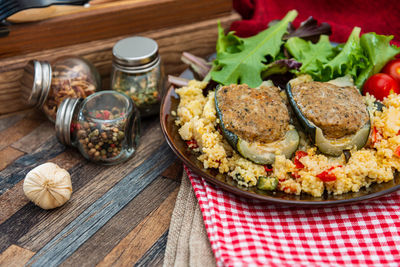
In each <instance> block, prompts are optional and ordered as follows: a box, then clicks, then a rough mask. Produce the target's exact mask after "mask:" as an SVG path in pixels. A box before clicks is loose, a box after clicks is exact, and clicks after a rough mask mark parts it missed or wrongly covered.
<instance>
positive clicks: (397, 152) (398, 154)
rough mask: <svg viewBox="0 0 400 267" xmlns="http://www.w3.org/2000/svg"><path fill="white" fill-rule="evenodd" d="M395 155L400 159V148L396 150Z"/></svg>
mask: <svg viewBox="0 0 400 267" xmlns="http://www.w3.org/2000/svg"><path fill="white" fill-rule="evenodd" d="M394 154H395V155H396V156H398V157H400V146H398V147H397V148H396V150H395V151H394Z"/></svg>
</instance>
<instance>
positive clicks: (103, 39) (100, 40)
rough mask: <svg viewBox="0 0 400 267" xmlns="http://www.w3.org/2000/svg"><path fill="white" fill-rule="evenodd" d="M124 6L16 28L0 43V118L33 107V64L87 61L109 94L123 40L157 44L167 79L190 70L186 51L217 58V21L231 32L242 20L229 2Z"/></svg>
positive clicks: (150, 1) (158, 0) (171, 0)
mask: <svg viewBox="0 0 400 267" xmlns="http://www.w3.org/2000/svg"><path fill="white" fill-rule="evenodd" d="M124 2H126V3H125V4H124V5H122V4H116V3H105V4H103V6H102V7H99V6H94V7H93V8H92V9H88V10H85V11H84V12H78V13H76V12H75V11H74V12H72V13H69V14H68V15H64V16H59V17H54V18H50V19H47V20H45V21H41V22H34V23H28V24H18V25H12V26H11V27H10V29H11V33H10V35H9V36H7V37H5V38H2V40H1V42H0V116H4V115H6V114H9V113H14V112H18V111H21V110H25V109H28V108H29V107H28V106H26V105H25V104H24V103H23V101H22V99H21V94H20V79H21V77H22V73H23V68H24V66H25V64H26V63H27V62H28V61H29V60H31V59H38V60H48V61H50V62H52V61H54V60H55V59H56V58H58V57H60V56H65V55H79V56H83V57H85V58H86V59H88V60H89V61H91V62H92V63H94V65H95V66H96V67H97V68H98V70H99V72H100V74H101V76H102V85H103V86H102V87H103V89H108V88H109V83H110V81H109V74H110V71H111V59H112V53H111V49H112V47H113V45H114V44H115V42H117V41H118V40H120V39H122V38H125V37H128V36H132V35H142V36H147V37H150V38H153V39H155V40H156V41H157V42H158V44H159V46H160V54H161V57H162V60H163V64H164V66H165V70H166V74H177V73H179V72H180V71H182V70H183V69H184V68H186V66H185V65H183V64H182V63H181V61H180V56H181V53H182V52H183V51H189V52H191V53H194V54H196V55H199V56H207V55H209V54H211V53H213V52H214V51H215V42H216V38H217V22H218V21H220V22H221V23H222V25H223V26H224V27H229V25H230V23H231V22H232V21H234V20H237V19H239V16H238V15H237V14H236V13H234V12H233V11H232V7H231V1H229V0H214V1H213V2H212V3H210V2H209V1H202V0H195V1H193V0H192V1H188V0H141V1H138V0H136V1H132V0H131V1H124Z"/></svg>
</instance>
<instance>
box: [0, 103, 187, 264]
mask: <svg viewBox="0 0 400 267" xmlns="http://www.w3.org/2000/svg"><path fill="white" fill-rule="evenodd" d="M48 161H50V162H54V163H57V164H58V165H60V166H61V167H62V168H65V169H67V170H68V171H69V172H70V174H71V179H72V186H73V194H72V197H71V199H70V200H69V201H68V202H67V203H66V204H65V205H64V206H62V207H60V208H57V209H54V210H43V209H41V208H39V207H37V206H35V205H34V204H33V203H32V202H29V200H28V199H27V198H26V197H25V195H24V193H23V190H22V185H23V179H24V177H25V175H26V173H27V172H28V171H30V170H31V169H32V168H34V167H35V166H38V165H39V164H42V163H45V162H48ZM181 175H182V165H181V163H180V162H179V161H178V160H177V158H176V157H175V155H174V154H173V152H172V151H171V149H170V148H169V147H168V145H167V143H166V141H165V139H164V136H163V134H162V132H161V129H160V125H159V119H158V117H153V118H149V119H146V120H143V121H142V134H141V139H140V144H139V146H138V148H137V151H136V153H135V155H134V156H133V157H132V158H131V159H130V160H129V161H127V162H125V163H122V164H119V165H116V166H101V165H96V164H93V163H90V162H88V161H87V160H85V159H84V158H83V157H82V156H81V155H80V154H79V152H78V151H77V150H76V149H74V148H72V147H65V146H64V145H62V144H61V143H59V142H58V140H57V138H56V137H55V131H54V125H53V124H52V123H50V122H48V121H47V120H46V118H45V117H44V116H43V114H41V113H40V112H39V111H35V110H29V111H27V112H24V113H20V114H17V115H13V116H10V117H6V118H2V119H0V266H22V265H24V264H26V263H28V265H33V266H54V265H62V266H94V265H98V266H109V265H112V264H116V265H129V266H132V265H138V266H141V265H143V266H148V265H152V266H154V265H162V262H163V257H164V251H165V246H166V242H167V236H168V228H169V223H170V219H171V214H172V211H173V208H174V204H175V199H176V196H177V193H178V189H179V184H180V178H181Z"/></svg>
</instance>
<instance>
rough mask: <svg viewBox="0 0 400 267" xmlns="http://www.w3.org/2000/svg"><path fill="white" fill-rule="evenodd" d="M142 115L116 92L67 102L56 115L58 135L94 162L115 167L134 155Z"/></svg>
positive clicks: (122, 95) (100, 93) (61, 139)
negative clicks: (114, 165)
mask: <svg viewBox="0 0 400 267" xmlns="http://www.w3.org/2000/svg"><path fill="white" fill-rule="evenodd" d="M139 124H140V116H139V113H138V110H137V108H136V107H135V105H134V103H133V102H132V100H131V99H130V98H129V97H127V96H126V95H124V94H120V93H117V92H114V91H103V92H99V93H95V94H93V95H91V96H89V97H88V98H86V99H85V100H83V99H66V100H64V101H63V102H62V104H61V106H60V108H59V111H58V113H57V121H56V134H57V137H58V138H59V140H60V141H61V142H62V143H64V144H67V145H73V146H75V147H77V148H78V149H79V150H80V152H81V153H82V155H83V156H84V157H85V158H87V159H89V160H91V161H94V162H99V163H103V164H116V163H120V162H122V161H125V160H127V159H128V158H129V157H131V156H132V155H133V153H134V152H135V149H136V145H137V142H138V138H139Z"/></svg>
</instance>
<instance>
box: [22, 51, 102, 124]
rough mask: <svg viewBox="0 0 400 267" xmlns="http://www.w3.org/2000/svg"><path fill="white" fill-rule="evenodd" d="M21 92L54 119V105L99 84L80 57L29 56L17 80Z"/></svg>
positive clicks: (91, 90) (95, 73)
mask: <svg viewBox="0 0 400 267" xmlns="http://www.w3.org/2000/svg"><path fill="white" fill-rule="evenodd" d="M21 85H22V87H21V90H22V96H23V98H24V100H25V102H26V103H27V104H28V105H30V106H36V107H38V108H41V109H42V110H43V111H44V113H45V114H46V116H47V117H48V118H49V119H50V120H51V121H52V122H55V120H56V114H57V109H58V106H59V105H60V104H61V102H62V101H63V100H64V99H65V98H85V97H87V96H89V95H91V94H93V93H94V92H95V91H97V90H98V89H99V88H100V75H99V73H98V71H97V70H96V68H95V67H94V66H93V65H92V64H91V63H90V62H88V61H86V60H85V59H83V58H80V57H63V58H59V59H58V60H56V61H55V62H54V64H52V65H50V63H49V62H47V61H38V60H31V61H29V62H28V64H27V65H26V67H25V70H24V75H23V78H22V81H21Z"/></svg>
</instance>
